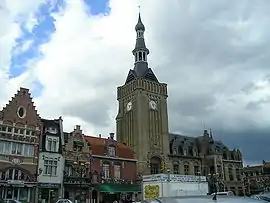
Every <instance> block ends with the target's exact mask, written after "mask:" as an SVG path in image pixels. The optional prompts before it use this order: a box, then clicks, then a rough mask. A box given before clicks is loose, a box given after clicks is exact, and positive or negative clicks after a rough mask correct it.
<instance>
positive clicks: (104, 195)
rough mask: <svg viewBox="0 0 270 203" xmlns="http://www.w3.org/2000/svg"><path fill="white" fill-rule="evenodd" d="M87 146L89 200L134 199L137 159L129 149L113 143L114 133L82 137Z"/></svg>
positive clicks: (136, 189)
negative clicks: (88, 144)
mask: <svg viewBox="0 0 270 203" xmlns="http://www.w3.org/2000/svg"><path fill="white" fill-rule="evenodd" d="M85 139H86V140H87V141H88V142H89V143H90V146H91V157H90V161H91V171H92V177H93V179H92V180H93V184H94V185H95V190H94V191H93V199H96V200H97V201H102V200H108V201H112V200H114V199H115V198H116V199H119V198H120V197H124V198H135V196H136V193H138V192H139V191H140V187H139V186H138V185H136V178H137V160H136V159H135V154H134V152H133V150H132V149H131V148H130V147H128V146H126V145H124V144H120V143H117V141H116V140H115V139H114V133H110V135H109V137H108V138H106V139H105V138H101V136H100V137H92V136H85Z"/></svg>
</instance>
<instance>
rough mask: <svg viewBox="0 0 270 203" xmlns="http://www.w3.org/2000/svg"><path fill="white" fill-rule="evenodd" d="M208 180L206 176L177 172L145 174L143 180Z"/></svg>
mask: <svg viewBox="0 0 270 203" xmlns="http://www.w3.org/2000/svg"><path fill="white" fill-rule="evenodd" d="M156 181H158V182H165V181H170V182H206V177H205V176H194V175H176V174H155V175H145V176H143V182H156Z"/></svg>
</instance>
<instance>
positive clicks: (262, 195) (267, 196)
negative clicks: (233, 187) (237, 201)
mask: <svg viewBox="0 0 270 203" xmlns="http://www.w3.org/2000/svg"><path fill="white" fill-rule="evenodd" d="M251 198H253V199H258V200H264V201H266V202H270V193H260V194H258V195H253V196H251Z"/></svg>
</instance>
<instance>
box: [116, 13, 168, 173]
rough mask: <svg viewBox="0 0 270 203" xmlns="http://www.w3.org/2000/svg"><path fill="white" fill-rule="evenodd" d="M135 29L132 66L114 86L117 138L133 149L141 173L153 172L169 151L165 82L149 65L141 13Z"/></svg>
mask: <svg viewBox="0 0 270 203" xmlns="http://www.w3.org/2000/svg"><path fill="white" fill-rule="evenodd" d="M135 31H136V36H137V37H136V44H135V48H134V50H133V51H132V53H133V55H134V68H133V69H131V70H129V73H128V76H127V79H126V82H125V84H124V85H122V86H120V87H118V88H117V100H118V102H119V103H118V115H117V117H116V123H117V127H116V131H117V140H118V141H119V142H122V143H125V144H126V145H128V146H130V147H132V148H133V149H134V151H135V153H136V156H137V159H138V172H139V173H140V174H142V175H145V174H150V173H151V174H156V173H160V172H161V165H162V163H166V162H167V155H168V154H169V132H168V113H167V97H168V95H167V84H165V83H160V82H159V81H158V79H157V77H156V76H155V74H154V72H153V71H152V69H151V68H149V67H148V62H147V58H148V55H149V50H148V49H147V47H146V45H145V39H144V33H145V26H144V24H143V23H142V20H141V16H140V14H139V17H138V22H137V25H136V26H135Z"/></svg>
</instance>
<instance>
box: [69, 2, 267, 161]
mask: <svg viewBox="0 0 270 203" xmlns="http://www.w3.org/2000/svg"><path fill="white" fill-rule="evenodd" d="M150 2H152V3H150ZM144 4H145V5H144ZM153 6H156V9H152V10H153V11H151V12H150V9H149V14H147V13H145V14H144V13H142V20H143V21H144V22H148V23H145V26H146V34H145V37H146V44H147V47H148V48H149V49H150V53H151V54H150V56H149V60H150V62H149V66H150V67H151V68H152V69H153V71H154V72H155V74H156V76H157V77H158V78H159V80H160V81H161V82H166V83H167V84H168V89H169V107H168V109H169V112H168V113H169V118H170V119H169V121H170V130H171V131H172V132H179V131H180V132H184V133H186V134H188V135H192V136H197V135H199V134H200V133H201V132H202V130H203V125H204V123H205V124H206V126H209V127H212V128H214V129H215V131H214V132H215V138H216V139H222V140H223V142H224V143H225V144H227V145H228V146H229V147H231V148H233V147H240V148H242V149H243V153H244V155H245V159H246V160H249V161H250V162H252V161H260V160H262V159H267V158H268V156H269V154H270V151H269V149H270V148H269V142H270V140H269V129H259V128H258V127H257V126H256V125H255V124H254V122H253V120H252V119H253V118H248V117H244V116H243V118H241V119H240V117H237V118H235V117H233V116H230V114H228V115H223V112H213V110H212V107H214V106H215V105H216V104H217V102H218V101H217V98H216V95H221V96H220V97H224V98H225V99H226V98H227V104H228V103H230V104H231V105H235V104H237V103H238V102H239V101H238V100H239V99H240V98H235V97H233V96H234V95H237V94H241V93H243V91H244V92H245V93H246V94H249V93H251V92H253V91H256V90H258V89H256V87H255V86H254V84H253V83H252V81H254V80H257V79H259V78H264V77H266V75H269V74H270V69H269V64H270V28H269V26H268V25H269V24H270V16H269V8H270V1H268V0H257V1H251V0H250V1H246V0H239V1H237V2H230V1H227V0H220V1H216V0H205V1H201V0H189V1H186V0H171V1H168V2H167V1H166V2H165V1H164V0H160V1H157V0H153V1H147V2H144V3H143V4H142V7H143V8H145V9H146V11H147V10H148V8H153ZM112 9H113V8H112ZM148 15H149V16H148ZM144 16H145V17H144ZM147 16H148V17H147ZM147 20H148V21H147ZM119 23H120V22H119ZM135 23H136V22H134V25H135ZM134 36H135V34H134ZM134 42H135V37H134ZM133 48H134V47H133V46H131V47H130V60H132V55H131V51H132V49H133ZM112 54H115V55H116V56H117V55H120V54H116V53H115V52H114V50H112ZM104 60H106V59H104ZM131 63H132V62H131ZM131 63H130V64H131ZM86 65H87V64H86ZM108 66H110V61H108ZM94 68H97V67H94ZM130 68H131V67H128V66H127V67H126V72H122V73H117V74H111V75H110V74H108V73H104V76H102V78H103V80H99V81H88V75H87V74H86V73H78V74H80V75H77V76H78V78H80V80H81V81H85V82H84V84H85V85H87V84H89V85H91V86H95V87H96V88H97V89H99V88H100V96H99V98H97V99H95V100H94V101H92V100H89V101H84V102H81V101H78V102H77V103H76V105H74V106H73V105H69V106H66V107H65V108H64V113H65V114H69V115H74V116H76V117H80V118H82V119H84V120H85V121H87V122H89V123H92V124H93V125H97V126H101V127H106V126H108V125H109V123H111V122H113V123H115V120H110V118H109V116H108V115H109V114H108V111H109V107H110V108H111V109H114V111H115V114H116V111H117V105H116V91H117V89H116V87H117V86H119V85H122V84H123V83H124V82H125V77H126V75H127V73H128V70H129V69H130ZM89 74H91V73H89ZM106 92H107V93H106ZM225 99H224V100H225ZM260 102H262V101H260ZM260 102H258V103H257V102H255V103H254V102H253V103H249V104H248V105H247V106H243V107H242V108H241V109H239V115H241V111H244V110H248V111H254V114H255V113H256V111H257V110H259V109H260V107H261V105H263V103H260ZM264 102H265V101H264ZM112 106H113V107H112ZM222 110H223V111H224V112H226V111H227V112H229V111H231V109H225V110H224V109H222ZM243 115H244V114H243ZM236 119H238V120H236ZM239 119H240V120H239ZM227 122H237V123H239V126H238V128H239V131H237V132H234V131H232V130H231V129H225V127H224V126H225V125H224V124H226V123H227ZM269 123H270V121H269ZM251 128H253V131H250V130H249V129H251ZM267 130H268V131H267ZM254 145H255V146H254ZM267 146H268V148H267Z"/></svg>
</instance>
